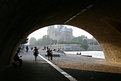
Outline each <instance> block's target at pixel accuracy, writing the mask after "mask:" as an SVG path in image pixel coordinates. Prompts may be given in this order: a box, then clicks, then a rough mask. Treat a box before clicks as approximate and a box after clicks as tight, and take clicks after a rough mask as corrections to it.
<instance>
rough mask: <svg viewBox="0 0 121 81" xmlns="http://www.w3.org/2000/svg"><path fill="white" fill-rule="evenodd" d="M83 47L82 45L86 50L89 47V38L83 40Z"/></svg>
mask: <svg viewBox="0 0 121 81" xmlns="http://www.w3.org/2000/svg"><path fill="white" fill-rule="evenodd" d="M81 47H82V48H83V49H85V50H87V49H88V43H87V40H86V39H84V40H83V42H82V43H81Z"/></svg>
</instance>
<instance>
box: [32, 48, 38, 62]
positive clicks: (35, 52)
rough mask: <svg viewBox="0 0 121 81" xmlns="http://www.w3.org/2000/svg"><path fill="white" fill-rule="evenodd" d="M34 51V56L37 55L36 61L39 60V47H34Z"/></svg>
mask: <svg viewBox="0 0 121 81" xmlns="http://www.w3.org/2000/svg"><path fill="white" fill-rule="evenodd" d="M33 53H34V56H35V61H37V56H38V54H39V51H38V49H37V47H34V50H33Z"/></svg>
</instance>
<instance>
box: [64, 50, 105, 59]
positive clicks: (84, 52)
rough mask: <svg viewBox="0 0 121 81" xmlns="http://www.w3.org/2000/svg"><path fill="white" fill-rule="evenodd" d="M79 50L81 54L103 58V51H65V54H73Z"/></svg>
mask: <svg viewBox="0 0 121 81" xmlns="http://www.w3.org/2000/svg"><path fill="white" fill-rule="evenodd" d="M80 52H81V55H91V56H92V57H93V58H101V59H105V56H104V53H103V51H65V53H66V54H75V55H76V54H77V53H80Z"/></svg>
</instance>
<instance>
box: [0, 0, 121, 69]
mask: <svg viewBox="0 0 121 81" xmlns="http://www.w3.org/2000/svg"><path fill="white" fill-rule="evenodd" d="M58 3H60V4H58ZM120 3H121V1H120V0H117V1H113V0H105V1H102V0H82V1H81V2H80V1H79V2H78V1H77V2H76V1H72V0H67V1H65V0H61V1H59V2H58V1H49V0H42V1H41V0H36V1H35V0H31V1H30V0H26V1H15V0H14V1H10V2H9V1H6V0H4V1H3V0H2V1H1V3H0V4H1V13H0V21H1V23H0V26H1V27H0V36H1V40H0V45H1V49H0V64H1V65H0V67H3V66H5V65H7V64H8V62H9V60H10V58H11V57H12V55H13V50H15V47H16V46H17V45H18V44H19V43H20V41H21V40H22V39H23V38H24V37H26V36H27V35H28V33H27V32H29V33H30V32H32V31H33V30H36V29H38V28H41V27H44V26H48V25H54V24H64V22H65V21H67V20H68V19H69V18H71V17H72V16H74V15H75V14H77V13H78V12H80V11H82V10H83V9H84V10H85V8H86V11H84V12H83V13H81V14H79V15H77V16H76V17H75V18H74V19H72V20H71V21H69V22H68V23H66V24H67V25H72V26H76V27H79V28H82V29H84V30H86V31H87V32H89V33H91V34H92V35H93V36H94V37H95V38H96V39H97V40H98V42H99V43H100V45H101V47H102V49H103V51H104V54H105V56H106V60H107V61H109V62H119V63H120V62H121V48H120V47H121V43H120V42H121V32H120V29H121V28H120V27H119V26H120V21H121V10H120V7H121V6H120ZM45 4H47V5H46V6H45ZM57 4H58V5H57ZM91 4H94V5H93V7H91V8H88V9H87V6H89V5H91ZM106 18H111V19H113V21H111V20H108V21H105V19H106ZM118 21H119V22H118ZM107 22H108V23H109V22H110V23H109V24H107ZM112 23H114V24H112ZM28 30H29V31H28Z"/></svg>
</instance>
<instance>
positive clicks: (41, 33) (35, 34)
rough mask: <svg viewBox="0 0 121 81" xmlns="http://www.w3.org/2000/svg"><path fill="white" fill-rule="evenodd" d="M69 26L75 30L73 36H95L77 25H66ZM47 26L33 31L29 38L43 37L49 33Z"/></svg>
mask: <svg viewBox="0 0 121 81" xmlns="http://www.w3.org/2000/svg"><path fill="white" fill-rule="evenodd" d="M66 27H67V28H72V30H73V36H75V37H77V36H81V35H85V36H87V37H88V38H92V37H93V36H92V35H91V34H89V33H88V32H86V31H84V30H82V29H80V28H77V27H73V26H66ZM47 28H48V27H44V28H41V29H39V30H36V31H34V32H33V33H31V34H30V35H29V36H28V38H29V39H30V38H31V37H34V38H36V39H39V38H42V37H43V36H44V35H47Z"/></svg>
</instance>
